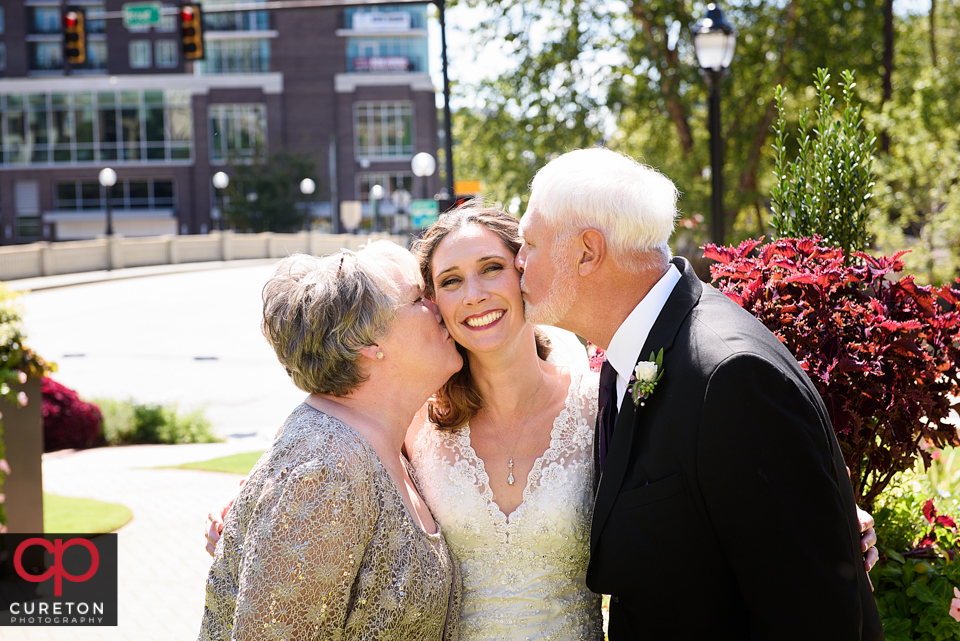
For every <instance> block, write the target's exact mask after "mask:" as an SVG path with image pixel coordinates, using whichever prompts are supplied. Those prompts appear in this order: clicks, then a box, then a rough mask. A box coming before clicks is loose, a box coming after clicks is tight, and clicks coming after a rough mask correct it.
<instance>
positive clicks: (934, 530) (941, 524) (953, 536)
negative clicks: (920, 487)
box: [917, 499, 960, 549]
mask: <svg viewBox="0 0 960 641" xmlns="http://www.w3.org/2000/svg"><path fill="white" fill-rule="evenodd" d="M923 518H925V519H927V522H928V523H929V524H930V531H929V532H928V533H927V535H926V536H924V537H923V538H922V539H920V542H919V543H917V548H920V549H923V548H932V547H933V546H934V545H937V543H938V539H939V543H940V545H941V546H943V547H947V548H950V549H956V548H958V547H960V545H958V543H960V541H958V540H957V523H956V521H954V520H953V519H952V518H950V517H949V516H947V515H946V514H940V513H939V512H937V507H936V506H935V505H934V504H933V499H929V500H928V501H927V502H926V503H925V504H924V506H923Z"/></svg>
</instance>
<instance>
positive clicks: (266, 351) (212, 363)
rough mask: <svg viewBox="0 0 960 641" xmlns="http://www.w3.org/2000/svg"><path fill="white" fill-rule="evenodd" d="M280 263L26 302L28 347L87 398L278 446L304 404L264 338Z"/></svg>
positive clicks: (83, 287)
mask: <svg viewBox="0 0 960 641" xmlns="http://www.w3.org/2000/svg"><path fill="white" fill-rule="evenodd" d="M272 271H273V263H272V262H260V263H257V264H254V265H251V264H250V263H245V264H242V265H239V266H233V265H231V264H230V263H224V267H223V268H222V269H214V270H208V271H196V272H186V273H173V274H162V275H153V276H148V277H143V278H134V279H123V280H107V281H104V282H96V283H89V284H80V285H73V286H69V287H59V288H56V289H45V290H38V291H34V292H30V293H27V294H26V295H25V296H24V299H23V300H24V307H25V315H24V322H25V327H26V331H27V334H28V337H27V341H26V343H27V345H29V346H30V347H31V348H33V349H34V350H35V351H37V352H38V353H39V354H40V355H41V356H43V357H44V358H46V359H47V360H51V361H54V362H56V363H57V365H58V367H59V369H58V371H57V372H56V373H55V374H53V378H54V379H55V380H57V381H58V382H60V383H62V384H64V385H66V386H67V387H70V388H73V389H75V390H77V392H79V394H80V396H81V397H82V398H84V399H92V398H102V397H107V398H116V399H134V400H136V401H138V402H144V403H177V404H178V405H179V406H180V407H181V408H183V409H192V408H203V409H204V410H205V411H206V414H207V416H208V417H209V418H210V419H211V421H212V422H213V424H214V427H215V429H216V431H217V433H218V434H220V435H221V436H225V437H232V438H231V440H233V439H244V440H247V439H249V440H250V441H251V444H252V442H253V441H260V440H265V439H272V437H273V434H274V433H275V432H276V430H277V428H278V427H279V426H280V425H281V424H282V423H283V420H284V418H286V416H287V414H289V412H290V411H291V410H292V409H293V408H294V407H295V406H296V405H297V404H299V403H300V402H301V401H302V400H303V398H304V397H305V396H306V395H305V394H304V393H303V392H301V391H300V390H298V389H297V388H296V387H294V385H293V384H292V383H291V382H290V380H289V378H288V377H287V375H286V373H285V372H284V371H283V368H282V367H281V366H280V364H279V363H278V362H277V360H276V357H275V356H274V354H273V351H272V350H271V349H270V346H269V345H268V344H267V342H266V340H265V339H264V338H263V336H262V335H261V334H260V327H259V323H260V314H261V299H260V291H261V289H262V288H263V285H264V283H265V282H266V281H267V279H268V278H269V277H270V275H271V273H272Z"/></svg>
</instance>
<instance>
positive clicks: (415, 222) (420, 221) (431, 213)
mask: <svg viewBox="0 0 960 641" xmlns="http://www.w3.org/2000/svg"><path fill="white" fill-rule="evenodd" d="M439 217H440V206H439V204H438V203H437V201H435V200H414V201H413V202H411V203H410V226H411V227H419V228H424V227H429V226H430V225H432V224H433V223H435V222H437V219H438V218H439Z"/></svg>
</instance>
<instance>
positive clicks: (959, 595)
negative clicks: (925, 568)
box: [950, 587, 960, 623]
mask: <svg viewBox="0 0 960 641" xmlns="http://www.w3.org/2000/svg"><path fill="white" fill-rule="evenodd" d="M953 594H954V598H953V600H952V601H951V602H950V616H951V617H953V620H954V621H956V622H957V623H960V588H956V587H955V588H953Z"/></svg>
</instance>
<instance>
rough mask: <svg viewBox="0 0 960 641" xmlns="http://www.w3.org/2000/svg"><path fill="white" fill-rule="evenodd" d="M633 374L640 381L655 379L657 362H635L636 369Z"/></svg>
mask: <svg viewBox="0 0 960 641" xmlns="http://www.w3.org/2000/svg"><path fill="white" fill-rule="evenodd" d="M633 375H634V376H636V377H637V380H638V381H639V382H641V383H646V382H648V381H652V380H655V379H656V378H657V364H656V363H653V362H651V361H640V362H639V363H637V369H635V370H634V372H633Z"/></svg>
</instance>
